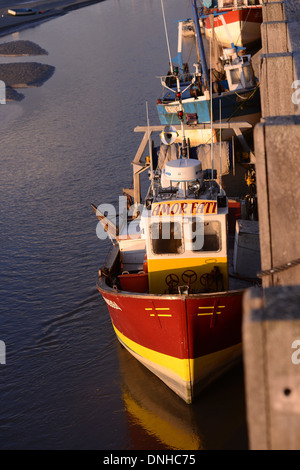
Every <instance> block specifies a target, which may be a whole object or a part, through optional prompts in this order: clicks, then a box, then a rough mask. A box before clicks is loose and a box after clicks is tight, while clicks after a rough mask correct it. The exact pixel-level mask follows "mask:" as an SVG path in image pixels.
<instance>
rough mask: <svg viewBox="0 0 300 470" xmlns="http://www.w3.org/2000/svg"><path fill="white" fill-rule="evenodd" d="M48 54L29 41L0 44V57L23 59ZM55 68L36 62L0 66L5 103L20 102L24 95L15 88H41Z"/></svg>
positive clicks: (0, 78)
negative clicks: (4, 88)
mask: <svg viewBox="0 0 300 470" xmlns="http://www.w3.org/2000/svg"><path fill="white" fill-rule="evenodd" d="M47 54H48V52H47V51H45V50H44V49H42V48H41V47H40V46H39V45H38V44H35V43H33V42H31V41H10V42H6V43H2V44H0V56H7V57H24V56H38V55H47ZM54 71H55V67H53V66H52V65H48V64H41V63H38V62H15V63H6V64H5V63H4V64H0V80H2V81H3V82H4V83H5V87H6V101H21V100H22V99H23V98H24V95H23V94H21V93H19V92H18V91H16V88H27V87H38V86H42V85H43V84H44V83H45V82H46V81H47V80H49V79H50V78H51V76H52V75H53V73H54Z"/></svg>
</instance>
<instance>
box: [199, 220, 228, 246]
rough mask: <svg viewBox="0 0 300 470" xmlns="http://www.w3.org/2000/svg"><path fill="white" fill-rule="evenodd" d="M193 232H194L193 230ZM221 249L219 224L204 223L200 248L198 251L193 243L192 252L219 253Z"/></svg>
mask: <svg viewBox="0 0 300 470" xmlns="http://www.w3.org/2000/svg"><path fill="white" fill-rule="evenodd" d="M193 224H195V222H193ZM193 231H194V232H195V228H194V229H193ZM221 247H222V243H221V224H220V222H217V221H210V222H204V238H203V244H202V247H201V248H200V249H199V247H198V246H197V243H195V244H194V249H193V251H220V250H221Z"/></svg>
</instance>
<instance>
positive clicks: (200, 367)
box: [113, 325, 242, 403]
mask: <svg viewBox="0 0 300 470" xmlns="http://www.w3.org/2000/svg"><path fill="white" fill-rule="evenodd" d="M113 327H114V330H115V333H116V335H117V338H118V339H119V341H120V342H121V343H122V344H123V346H124V347H125V348H126V349H127V350H128V351H129V352H130V353H131V354H132V355H133V356H134V357H135V358H136V359H137V360H138V361H140V362H141V363H142V364H143V365H144V366H145V367H147V368H148V369H149V370H151V371H152V372H153V373H154V374H155V375H156V376H157V377H159V378H160V379H161V380H162V381H163V382H164V383H165V384H166V385H167V386H168V387H169V388H171V389H172V390H173V391H174V392H175V393H176V394H177V395H179V396H180V397H181V398H182V399H183V400H184V401H185V402H186V403H191V402H192V399H193V397H194V396H195V395H197V394H198V393H199V391H201V390H202V389H203V388H205V387H206V386H207V385H209V384H210V383H211V382H212V381H213V380H214V379H216V378H217V377H218V376H220V375H222V374H223V373H224V372H225V371H226V370H228V369H229V368H230V367H232V365H234V364H235V363H236V361H237V360H239V359H240V357H241V350H242V347H241V344H237V345H235V346H232V347H230V348H226V349H224V350H221V351H217V352H215V353H211V354H208V355H205V356H202V357H199V358H196V359H179V358H176V357H173V356H169V355H166V354H163V353H159V352H157V351H153V350H151V349H149V348H146V347H144V346H141V345H140V344H138V343H136V342H134V341H132V340H130V339H129V338H127V337H126V336H124V335H123V334H122V333H121V332H120V331H119V330H118V329H117V328H116V327H115V326H114V325H113Z"/></svg>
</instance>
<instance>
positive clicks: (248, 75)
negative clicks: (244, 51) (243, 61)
mask: <svg viewBox="0 0 300 470" xmlns="http://www.w3.org/2000/svg"><path fill="white" fill-rule="evenodd" d="M243 72H244V77H245V81H246V86H247V85H248V86H249V85H251V86H252V85H253V82H254V79H253V71H252V68H251V67H250V66H249V65H248V66H247V67H243Z"/></svg>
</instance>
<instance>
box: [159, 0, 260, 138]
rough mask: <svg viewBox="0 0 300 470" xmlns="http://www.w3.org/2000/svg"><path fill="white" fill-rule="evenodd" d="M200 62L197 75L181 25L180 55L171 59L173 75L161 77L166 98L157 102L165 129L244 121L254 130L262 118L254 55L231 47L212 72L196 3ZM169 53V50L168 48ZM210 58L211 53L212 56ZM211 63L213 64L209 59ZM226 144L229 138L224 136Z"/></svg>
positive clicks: (196, 135)
mask: <svg viewBox="0 0 300 470" xmlns="http://www.w3.org/2000/svg"><path fill="white" fill-rule="evenodd" d="M192 6H193V13H194V25H195V30H196V40H197V52H198V56H199V61H198V62H197V63H196V64H194V65H195V68H196V70H195V72H194V73H191V72H190V67H189V66H188V65H187V64H184V63H183V59H182V41H181V35H182V25H181V22H179V25H178V35H179V40H178V55H177V57H176V58H175V59H171V58H169V62H170V71H169V72H168V75H167V76H162V77H160V80H161V84H162V86H163V95H162V97H160V98H159V99H158V100H157V112H158V116H159V120H160V123H161V124H162V125H179V124H180V122H181V118H182V117H183V120H184V122H185V123H191V124H194V123H205V122H211V121H212V122H220V121H221V122H234V121H244V122H246V121H247V122H248V123H249V124H251V125H252V126H254V125H255V124H256V123H257V122H259V120H260V117H261V104H260V92H259V83H258V81H257V79H256V77H255V76H254V73H253V68H252V64H251V55H250V54H243V53H242V52H241V51H240V50H239V48H237V47H236V46H234V45H233V46H232V47H230V48H226V49H224V50H223V55H221V56H220V57H219V61H218V63H217V64H216V65H215V67H213V66H212V65H211V66H210V69H209V68H208V66H207V60H206V54H205V50H204V45H203V40H202V36H201V32H200V26H199V15H198V8H197V5H196V0H192ZM168 49H169V47H168ZM210 56H211V53H210ZM210 62H211V64H212V60H211V57H210ZM188 138H190V139H192V140H193V143H195V141H198V142H199V143H204V142H207V141H208V139H209V138H210V139H214V138H215V136H212V135H211V134H209V132H205V133H203V132H200V133H199V132H197V133H195V132H193V130H192V129H191V130H190V132H189V136H188ZM223 139H225V140H226V136H225V135H223Z"/></svg>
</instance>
